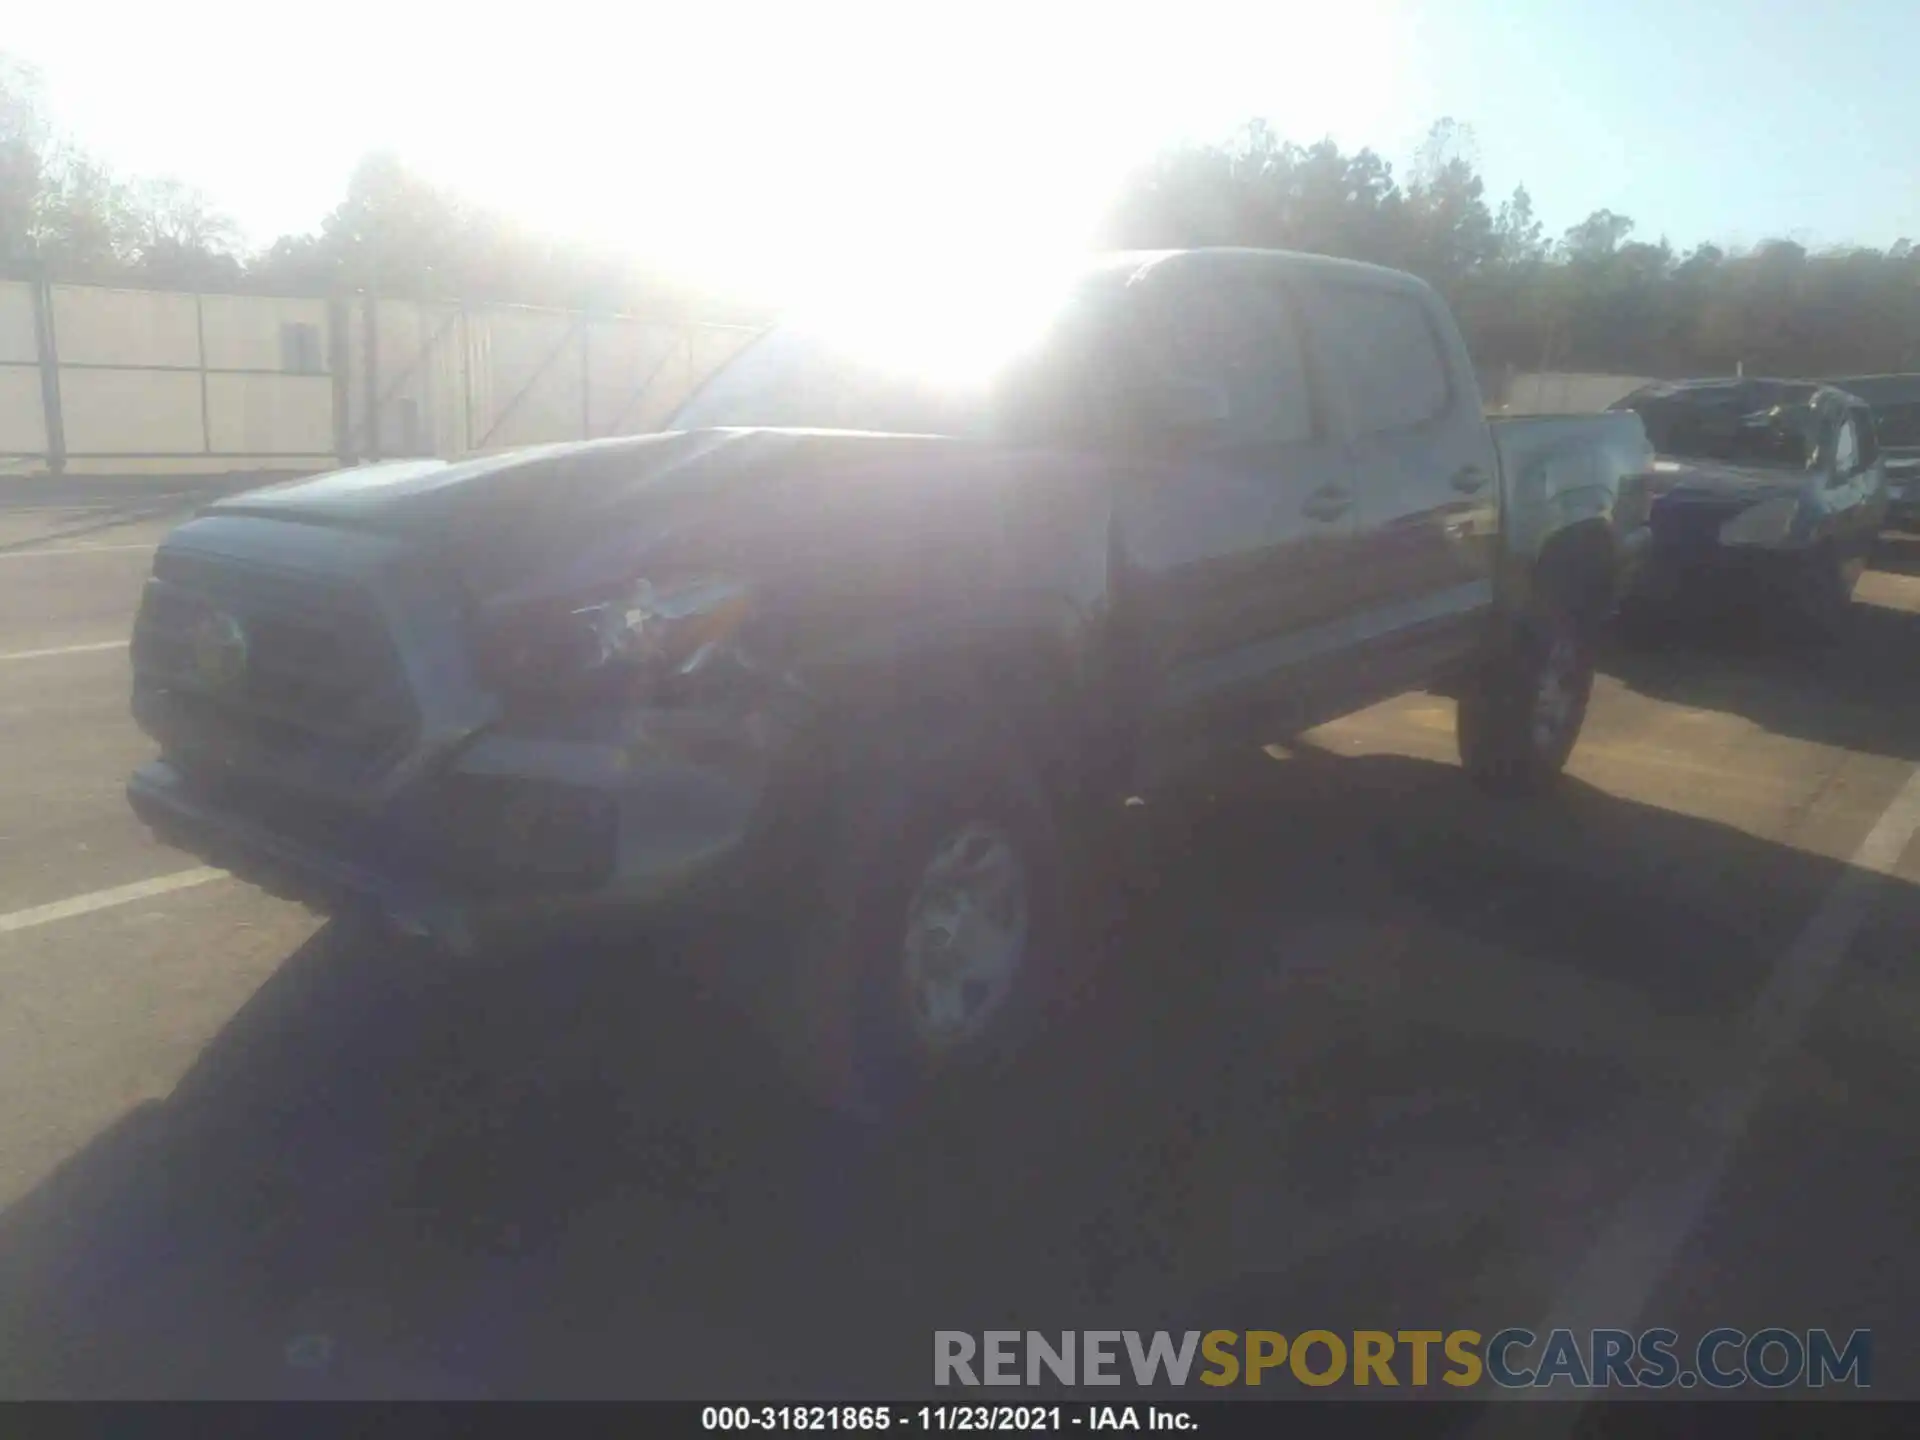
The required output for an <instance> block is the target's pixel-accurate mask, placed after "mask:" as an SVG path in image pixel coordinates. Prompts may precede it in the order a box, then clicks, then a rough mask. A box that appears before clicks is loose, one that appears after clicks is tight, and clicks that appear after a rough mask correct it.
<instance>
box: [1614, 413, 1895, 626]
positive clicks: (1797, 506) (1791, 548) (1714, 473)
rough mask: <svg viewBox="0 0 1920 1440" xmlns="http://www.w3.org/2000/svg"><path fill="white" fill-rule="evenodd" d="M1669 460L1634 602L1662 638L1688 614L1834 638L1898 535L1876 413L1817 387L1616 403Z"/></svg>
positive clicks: (1637, 619)
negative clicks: (1876, 560)
mask: <svg viewBox="0 0 1920 1440" xmlns="http://www.w3.org/2000/svg"><path fill="white" fill-rule="evenodd" d="M1613 408H1614V410H1615V411H1617V412H1621V413H1632V414H1636V415H1638V416H1640V418H1641V421H1642V423H1643V424H1644V425H1645V427H1646V430H1647V434H1648V436H1649V438H1650V440H1651V441H1652V444H1653V447H1654V449H1655V451H1656V452H1657V456H1658V458H1657V460H1656V462H1655V464H1654V467H1653V470H1652V474H1651V476H1650V478H1649V480H1648V491H1649V496H1650V500H1649V506H1650V516H1651V522H1650V523H1651V531H1652V540H1651V544H1650V547H1649V552H1648V555H1647V560H1646V563H1645V564H1644V565H1642V566H1641V567H1640V569H1639V570H1638V572H1637V574H1636V580H1635V583H1634V584H1633V585H1632V586H1631V588H1630V591H1629V593H1628V594H1627V595H1626V596H1624V597H1623V598H1624V601H1625V606H1624V608H1625V616H1624V619H1625V620H1626V622H1627V624H1626V630H1627V632H1628V633H1629V634H1630V635H1635V636H1637V637H1639V638H1643V639H1652V638H1655V637H1657V636H1659V635H1660V634H1662V633H1664V629H1665V627H1666V625H1667V624H1668V623H1669V621H1670V620H1671V618H1672V617H1673V615H1674V614H1675V612H1676V611H1677V610H1680V611H1691V610H1694V609H1696V608H1698V607H1700V606H1701V605H1706V606H1713V605H1716V604H1725V603H1727V602H1729V601H1731V602H1733V603H1735V604H1737V605H1739V606H1740V612H1739V613H1740V614H1742V615H1743V616H1744V615H1746V614H1748V613H1750V611H1751V609H1752V604H1751V602H1754V601H1758V602H1759V605H1760V607H1761V611H1762V613H1769V612H1770V613H1771V614H1772V615H1774V616H1776V617H1778V618H1779V619H1781V620H1784V621H1785V622H1787V624H1788V625H1789V626H1791V627H1792V628H1794V629H1797V630H1798V631H1800V632H1802V633H1804V634H1807V635H1809V636H1811V637H1813V638H1816V639H1828V638H1832V637H1833V636H1834V635H1835V634H1836V633H1837V631H1838V628H1839V626H1840V625H1841V623H1842V621H1843V620H1844V619H1845V617H1846V614H1847V610H1848V606H1849V605H1850V603H1851V602H1852V599H1853V592H1854V588H1855V587H1856V586H1857V585H1858V584H1859V581H1860V576H1861V574H1862V573H1863V572H1864V571H1865V570H1866V567H1867V558H1868V556H1869V554H1870V553H1871V551H1872V549H1873V546H1874V542H1875V540H1876V538H1877V537H1878V535H1879V533H1880V527H1881V526H1882V525H1883V524H1884V523H1885V520H1886V517H1887V508H1888V493H1887V476H1886V461H1885V459H1884V457H1883V456H1882V455H1881V453H1880V444H1879V439H1878V428H1877V426H1876V425H1875V423H1874V418H1873V413H1872V411H1871V409H1870V408H1869V407H1868V405H1867V402H1866V401H1864V400H1862V399H1861V398H1860V397H1859V396H1857V395H1854V394H1851V393H1849V392H1847V391H1844V390H1840V389H1837V388H1835V387H1834V386H1831V385H1826V384H1822V383H1820V382H1818V381H1806V380H1768V379H1759V378H1736V379H1730V380H1683V381H1663V382H1658V383H1656V384H1653V385H1648V386H1644V387H1642V388H1641V389H1639V390H1636V391H1634V392H1633V393H1632V394H1631V395H1628V396H1625V397H1624V398H1622V399H1621V400H1619V401H1617V402H1616V403H1615V405H1614V407H1613Z"/></svg>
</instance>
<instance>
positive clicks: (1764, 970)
mask: <svg viewBox="0 0 1920 1440" xmlns="http://www.w3.org/2000/svg"><path fill="white" fill-rule="evenodd" d="M165 511H166V507H165V504H164V502H153V501H141V502H139V503H136V504H130V505H126V506H121V507H118V508H116V507H114V506H112V505H108V504H96V505H88V506H80V505H74V506H69V507H65V508H56V507H44V508H39V509H32V508H15V509H13V510H9V511H0V736H4V740H3V741H0V744H3V745H4V749H0V1095H4V1096H5V1098H6V1102H7V1103H6V1104H5V1105H4V1106H3V1107H0V1394H6V1395H15V1396H17V1395H87V1396H97V1395H165V1396H195V1395H222V1396H249V1395H259V1396H289V1395H337V1396H367V1395H376V1396H387V1397H404V1396H441V1395H461V1396H465V1395H475V1396H480V1395H484V1396H560V1395H565V1396H616V1395H617V1396H667V1395H676V1396H701V1397H706V1398H709V1399H711V1398H714V1397H716V1396H738V1395H749V1394H750V1395H753V1396H769V1395H784V1396H791V1397H802V1396H810V1397H818V1398H823V1399H830V1398H838V1397H847V1398H852V1397H856V1396H863V1395H864V1396H879V1395H904V1394H910V1393H919V1392H922V1391H924V1390H925V1389H926V1387H927V1385H928V1383H929V1379H930V1369H931V1360H930V1357H931V1353H932V1352H931V1333H932V1331H933V1330H934V1329H936V1328H938V1329H966V1330H973V1331H980V1330H984V1329H988V1328H1001V1327H1004V1328H1018V1329H1040V1330H1059V1329H1067V1328H1101V1327H1111V1328H1116V1329H1144V1330H1153V1329H1160V1328H1165V1329H1184V1328H1188V1327H1193V1328H1202V1329H1209V1328H1253V1327H1261V1328H1271V1329H1275V1330H1279V1331H1282V1332H1285V1333H1298V1332H1299V1331H1302V1330H1305V1329H1310V1328H1324V1329H1331V1330H1335V1331H1339V1330H1342V1329H1351V1328H1378V1329H1384V1330H1388V1331H1393V1330H1398V1329H1405V1328H1410V1327H1411V1328H1421V1327H1431V1328H1437V1329H1443V1330H1449V1329H1459V1328H1471V1329H1476V1330H1479V1331H1481V1332H1483V1333H1491V1332H1493V1331H1495V1330H1498V1329H1500V1328H1503V1327H1505V1326H1509V1325H1519V1326H1528V1327H1531V1328H1536V1329H1541V1330H1542V1333H1544V1327H1545V1326H1547V1325H1548V1324H1550V1323H1551V1324H1558V1323H1562V1322H1565V1323H1568V1324H1570V1325H1574V1326H1577V1327H1587V1326H1595V1325H1599V1326H1616V1327H1620V1328H1626V1329H1636V1328H1641V1327H1645V1326H1650V1325H1654V1324H1665V1325H1669V1326H1671V1327H1673V1328H1674V1329H1676V1330H1678V1331H1681V1332H1682V1333H1683V1334H1687V1335H1697V1334H1699V1333H1702V1332H1704V1331H1705V1330H1708V1329H1711V1328H1713V1327H1714V1326H1717V1325H1731V1326H1736V1327H1739V1328H1742V1329H1744V1330H1747V1331H1749V1332H1751V1331H1754V1330H1757V1329H1759V1328H1762V1327H1763V1326H1768V1325H1778V1326H1783V1327H1787V1328H1790V1329H1794V1330H1797V1331H1801V1332H1804V1331H1806V1330H1808V1329H1811V1328H1815V1327H1826V1328H1829V1329H1831V1330H1834V1331H1836V1332H1838V1333H1840V1334H1843V1335H1844V1334H1845V1333H1846V1332H1849V1331H1852V1330H1855V1329H1871V1330H1872V1331H1873V1333H1874V1342H1873V1345H1874V1357H1875V1363H1874V1373H1873V1382H1874V1393H1875V1394H1876V1395H1878V1396H1881V1397H1888V1396H1901V1395H1904V1396H1908V1397H1913V1396H1915V1395H1916V1393H1920V1368H1916V1366H1915V1365H1914V1364H1913V1363H1912V1361H1911V1360H1910V1358H1909V1357H1910V1356H1912V1355H1913V1354H1914V1353H1915V1349H1916V1340H1920V1335H1916V1328H1917V1327H1916V1316H1915V1307H1914V1306H1913V1304H1912V1301H1911V1297H1912V1296H1913V1295H1915V1294H1920V1255H1916V1252H1915V1247H1914V1246H1913V1243H1912V1240H1913V1235H1914V1232H1915V1223H1914V1221H1915V1215H1916V1207H1917V1206H1920V1200H1917V1199H1916V1198H1915V1197H1920V1147H1916V1146H1915V1145H1914V1144H1913V1133H1914V1131H1913V1126H1914V1120H1913V1117H1914V1116H1915V1115H1916V1114H1920V1105H1916V1099H1920V980H1916V978H1915V969H1914V966H1913V964H1912V963H1911V962H1912V957H1913V948H1914V946H1913V942H1914V938H1915V936H1916V935H1917V934H1920V888H1917V887H1916V882H1917V881H1920V847H1917V846H1914V845H1912V844H1911V843H1909V842H1910V841H1911V838H1912V835H1913V832H1914V830H1915V828H1916V826H1920V780H1916V778H1915V777H1916V763H1920V724H1916V721H1920V667H1916V666H1915V664H1914V663H1913V662H1914V657H1915V656H1916V655H1920V543H1917V542H1915V541H1913V540H1908V539H1890V540H1889V542H1888V544H1887V546H1886V548H1885V553H1884V555H1883V556H1882V557H1881V559H1880V560H1879V561H1878V562H1877V567H1876V569H1875V570H1874V571H1873V572H1871V573H1870V574H1869V575H1868V576H1867V578H1866V580H1865V581H1864V583H1863V586H1862V589H1861V592H1860V596H1859V603H1858V604H1857V605H1856V606H1855V610H1854V613H1853V615H1852V616H1851V617H1850V621H1849V625H1848V628H1847V633H1846V635H1845V636H1844V638H1843V639H1842V640H1841V642H1840V643H1839V644H1838V645H1837V646H1835V647H1834V648H1832V649H1831V650H1827V651H1807V650H1804V649H1794V648H1789V647H1785V646H1782V645H1778V644H1773V643H1770V642H1767V641H1766V640H1764V638H1762V637H1759V636H1757V635H1754V634H1751V633H1746V632H1744V631H1742V630H1740V629H1739V628H1738V627H1737V626H1736V627H1733V628H1731V629H1729V628H1727V627H1725V625H1724V624H1723V625H1722V626H1721V627H1719V628H1718V630H1717V633H1711V632H1710V633H1689V632H1687V631H1686V630H1685V629H1683V628H1682V627H1679V626H1676V629H1675V631H1674V633H1673V634H1672V635H1671V636H1670V637H1668V641H1667V643H1665V644H1663V645H1660V646H1658V647H1656V648H1654V649H1652V650H1648V651H1632V652H1628V651H1618V650H1609V652H1608V654H1607V655H1606V657H1605V672H1606V673H1605V674H1604V676H1603V678H1602V681H1601V684H1600V688H1599V691H1598V693H1597V695H1596V699H1595V703H1594V709H1593V714H1592V717H1591V719H1590V721H1589V725H1588V730H1587V733H1586V736H1585V737H1584V738H1583V741H1582V743H1581V746H1580V748H1579V750H1578V751H1577V752H1576V754H1575V757H1574V761H1573V764H1572V767H1571V773H1570V776H1569V778H1568V780H1567V783H1566V785H1565V786H1564V789H1563V791H1562V792H1561V793H1560V794H1558V795H1556V796H1555V797H1553V798H1552V799H1550V800H1546V801H1541V802H1532V803H1524V804H1512V803H1507V804H1502V803H1497V802H1494V801H1491V800H1488V799H1485V798H1483V797H1480V796H1479V795H1477V794H1476V793H1474V792H1473V791H1472V790H1471V789H1469V788H1468V786H1467V785H1466V784H1465V782H1464V781H1463V779H1462V777H1461V775H1460V773H1459V771H1458V769H1457V767H1456V766H1455V765H1454V763H1453V748H1452V711H1451V706H1450V704H1449V702H1447V701H1445V700H1442V699H1437V698H1433V697H1429V696H1424V695H1414V696H1407V697H1403V698H1401V699H1398V700H1395V701H1392V702H1390V703H1388V704H1385V705H1382V706H1379V707H1377V708H1375V709H1373V710H1370V711H1368V712H1365V713H1363V714H1361V715H1357V716H1354V717H1350V718H1349V719H1346V720H1343V721H1340V722H1338V723H1336V724H1334V725H1331V726H1328V727H1325V728H1324V729H1323V730H1320V731H1317V732H1315V733H1314V734H1313V735H1312V736H1309V737H1307V738H1306V740H1305V741H1303V742H1301V743H1298V744H1295V745H1293V746H1291V747H1289V748H1282V747H1278V746H1276V747H1274V748H1273V749H1271V750H1270V751H1269V752H1267V753H1258V752H1256V753H1252V754H1249V755H1247V756H1245V757H1241V758H1236V759H1235V760H1232V761H1229V762H1226V763H1223V764H1221V765H1220V766H1218V767H1216V769H1215V770H1213V771H1211V772H1209V773H1208V774H1207V775H1205V776H1201V777H1198V778H1197V779H1196V780H1195V781H1194V783H1192V784H1191V785H1189V786H1187V787H1184V788H1183V789H1182V790H1181V791H1180V792H1179V793H1178V794H1175V795H1172V796H1168V797H1164V798H1160V799H1156V800H1155V802H1154V803H1153V804H1151V805H1149V806H1147V807H1145V808H1144V809H1142V810H1139V811H1138V812H1137V813H1136V814H1135V815H1134V816H1133V817H1132V818H1133V821H1134V823H1135V824H1136V825H1137V827H1138V834H1137V839H1138V843H1139V844H1140V846H1141V848H1142V852H1143V854H1144V856H1145V857H1146V864H1145V865H1144V866H1142V867H1141V877H1142V882H1141V884H1140V885H1139V887H1138V889H1137V891H1136V893H1134V894H1133V895H1132V896H1131V897H1130V899H1129V900H1128V902H1127V907H1126V911H1125V913H1124V915H1122V916H1121V917H1120V923H1119V924H1118V925H1117V926H1116V928H1115V931H1114V934H1113V936H1112V940H1111V944H1110V946H1109V950H1110V953H1109V954H1108V956H1107V958H1106V964H1105V967H1104V970H1103V972H1102V976H1101V982H1100V986H1099V989H1098V991H1097V993H1096V995H1095V996H1094V998H1093V999H1092V1001H1091V1002H1090V1003H1089V1005H1088V1006H1087V1007H1086V1009H1085V1012H1084V1013H1083V1014H1081V1015H1080V1016H1078V1017H1076V1020H1075V1022H1074V1024H1073V1025H1072V1026H1071V1027H1067V1028H1063V1029H1061V1030H1060V1031H1058V1032H1056V1033H1055V1034H1053V1035H1051V1036H1049V1037H1046V1039H1045V1041H1044V1043H1042V1044H1041V1045H1040V1046H1039V1047H1038V1048H1037V1050H1036V1052H1035V1053H1034V1054H1033V1055H1032V1056H1031V1057H1030V1058H1029V1059H1028V1060H1027V1061H1026V1062H1025V1063H1024V1064H1023V1066H1022V1067H1021V1068H1020V1069H1019V1070H1018V1071H1016V1072H1015V1073H1013V1074H1010V1075H1007V1076H1004V1077H1001V1079H1000V1080H999V1081H998V1083H997V1084H996V1086H995V1087H994V1088H993V1090H992V1091H991V1093H987V1094H980V1095H976V1096H973V1097H972V1098H971V1099H970V1100H969V1101H968V1102H967V1103H966V1104H964V1105H956V1106H953V1107H950V1108H948V1109H942V1110H939V1111H937V1112H936V1113H934V1114H932V1115H930V1116H928V1117H927V1118H926V1120H925V1122H924V1123H923V1124H922V1125H921V1126H920V1127H919V1128H918V1129H917V1130H916V1131H915V1133H913V1134H911V1135H909V1136H907V1137H905V1138H903V1139H901V1140H899V1141H897V1142H895V1143H894V1144H892V1145H891V1146H889V1147H887V1148H884V1149H880V1150H874V1149H872V1148H868V1147H863V1146H862V1145H861V1144H859V1143H858V1142H857V1140H856V1139H855V1138H853V1137H850V1136H848V1135H847V1134H845V1133H843V1132H842V1131H840V1130H838V1129H836V1128H834V1127H832V1126H831V1125H829V1124H827V1123H826V1122H825V1121H823V1120H822V1119H821V1118H820V1117H818V1116H816V1115H814V1114H812V1113H811V1112H809V1111H808V1110H806V1109H805V1108H804V1107H803V1106H801V1105H800V1104H799V1103H798V1102H797V1101H796V1100H794V1099H793V1098H792V1097H791V1096H790V1095H789V1094H788V1093H787V1092H786V1091H785V1089H784V1088H783V1087H782V1086H781V1085H780V1084H779V1083H778V1081H777V1080H776V1078H775V1075H774V1072H773V1070H772V1067H771V1064H770V1062H769V1061H768V1060H767V1059H766V1058H765V1057H764V1056H763V1055H762V1054H761V1053H760V1051H759V1049H758V1047H757V1046H755V1045H754V1043H753V1042H752V1040H751V1039H750V1037H749V1036H748V1035H746V1034H745V1033H744V1032H742V1031H741V1030H740V1029H739V1028H738V1027H737V1026H736V1025H735V1024H734V1022H733V1021H732V1019H731V1018H730V1016H729V1015H728V1014H727V1013H726V1012H725V1011H724V1010H723V1009H722V1008H721V1007H719V1006H718V1005H716V1004H715V1003H714V1002H712V1001H711V1000H709V999H707V998H706V997H705V996H703V995H702V994H700V993H699V992H697V991H696V990H694V989H692V988H691V987H690V986H689V985H688V984H687V983H685V982H684V981H680V980H675V979H671V978H667V977H666V976H665V975H664V974H663V973H662V971H663V966H662V965H661V964H660V963H658V962H659V959H660V957H658V956H656V955H653V954H649V953H647V952H646V951H645V950H644V949H643V948H635V949H633V950H631V951H629V952H626V953H622V954H619V955H613V956H609V955H604V954H592V955H589V954H584V953H576V952H571V951H569V952H553V953H548V954H544V955H538V956H530V957H526V958H525V959H523V960H522V961H521V962H519V963H516V964H513V965H504V966H502V965H490V966H485V967H460V966H457V965H452V964H449V963H447V962H444V961H438V960H435V959H434V958H433V957H431V956H428V955H425V954H423V953H422V952H420V951H419V950H418V949H417V948H414V947H409V946H405V945H399V944H395V943H392V942H389V941H386V940H383V939H381V938H379V937H377V936H373V935H369V934H365V933H361V932H357V931H354V930H352V929H350V928H346V927H341V926H325V925H323V924H322V923H321V922H320V921H319V920H318V919H316V918H315V917H314V916H312V915H310V914H308V913H307V912H305V911H302V910H299V909H297V908H294V907H291V906H288V905H286V904H283V903H281V902H278V901H274V900H271V899H269V898H267V897H265V896H263V895H261V894H259V893H257V892H255V891H253V890H251V889H249V888H248V887H246V886H244V885H242V884H240V883H238V882H235V881H233V880H231V879H229V878H227V877H225V876H223V875H221V874H220V873H219V872H216V871H210V870H206V869H204V868H202V867H201V866H200V865H199V863H198V862H197V861H196V860H194V859H193V858H192V857H191V856H188V855H185V854H182V853H180V852H178V851H174V850H170V849H168V848H166V847H164V846H161V845H159V844H157V843H156V842H154V841H153V840H152V839H151V838H149V837H148V836H147V835H146V834H145V832H144V831H143V830H142V829H141V827H140V826H139V825H138V824H137V823H136V822H135V821H134V819H133V817H132V816H131V814H130V813H129V812H128V811H127V809H126V807H125V804H124V801H123V800H122V798H121V790H120V787H121V783H122V781H123V780H124V777H125V775H126V773H127V772H128V770H130V769H131V768H132V767H133V766H134V765H135V764H137V763H138V762H139V761H140V760H141V759H142V758H144V757H145V756H146V755H147V754H149V753H150V747H149V746H148V744H147V743H146V742H145V740H144V739H143V738H142V737H141V736H140V735H139V734H138V732H137V731H136V730H135V729H134V727H133V726H132V724H131V722H130V721H129V720H128V718H127V715H126V692H127V680H128V676H127V658H126V651H125V640H126V637H127V631H128V625H129V621H130V618H131V615H132V611H133V607H134V605H135V604H136V602H137V596H138V593H139V587H140V584H141V582H142V578H143V576H144V573H145V570H146V567H147V565H148V564H149V563H150V559H151V548H150V547H151V546H152V544H153V543H154V541H155V540H156V539H157V537H158V536H159V535H160V534H162V533H163V532H164V530H165V529H166V527H167V526H168V525H169V524H171V523H172V522H173V520H174V519H175V518H177V516H176V515H175V514H172V513H165ZM678 943H682V944H694V945H698V944H700V943H702V941H701V940H700V938H699V937H698V936H695V937H692V938H691V939H688V938H686V937H682V939H681V940H680V941H679V942H678ZM664 968H668V969H670V968H672V967H664Z"/></svg>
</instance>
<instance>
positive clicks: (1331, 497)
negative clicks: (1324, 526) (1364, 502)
mask: <svg viewBox="0 0 1920 1440" xmlns="http://www.w3.org/2000/svg"><path fill="white" fill-rule="evenodd" d="M1300 508H1301V509H1302V510H1304V511H1305V512H1306V513H1307V514H1308V515H1310V516H1311V517H1312V518H1313V519H1315V520H1338V519H1339V518H1340V517H1341V516H1342V515H1344V514H1346V513H1347V511H1349V510H1351V509H1352V508H1353V492H1352V491H1351V490H1343V489H1341V488H1340V487H1339V486H1337V485H1328V486H1326V487H1324V488H1323V489H1319V490H1316V491H1314V492H1313V494H1311V495H1309V496H1308V497H1307V502H1306V504H1304V505H1302V506H1301V507H1300Z"/></svg>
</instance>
